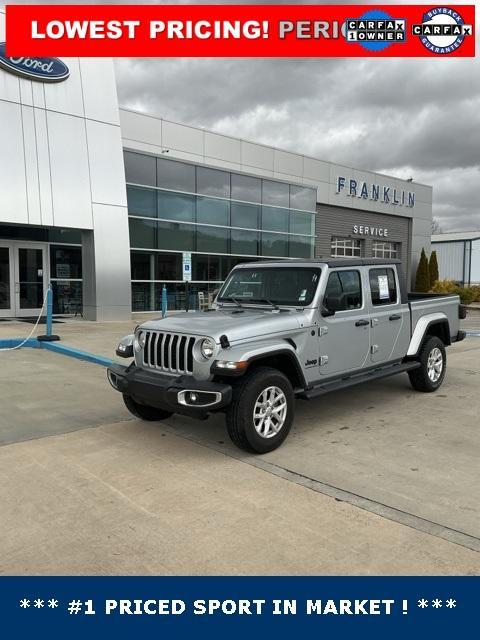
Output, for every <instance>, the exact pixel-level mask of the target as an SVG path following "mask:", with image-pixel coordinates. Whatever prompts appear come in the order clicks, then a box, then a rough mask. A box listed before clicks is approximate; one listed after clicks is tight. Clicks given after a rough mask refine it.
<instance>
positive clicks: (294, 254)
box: [289, 236, 314, 258]
mask: <svg viewBox="0 0 480 640" xmlns="http://www.w3.org/2000/svg"><path fill="white" fill-rule="evenodd" d="M313 248H314V238H307V237H302V236H290V247H289V249H290V257H291V258H313Z"/></svg>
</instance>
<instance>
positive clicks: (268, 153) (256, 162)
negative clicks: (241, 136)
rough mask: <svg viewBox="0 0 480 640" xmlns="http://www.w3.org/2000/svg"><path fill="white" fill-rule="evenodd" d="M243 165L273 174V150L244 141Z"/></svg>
mask: <svg viewBox="0 0 480 640" xmlns="http://www.w3.org/2000/svg"><path fill="white" fill-rule="evenodd" d="M242 163H243V164H246V165H248V166H249V167H258V168H259V169H264V170H266V171H271V172H272V173H273V165H274V160H273V149H271V148H270V147H264V146H262V145H259V144H253V143H252V142H245V140H242Z"/></svg>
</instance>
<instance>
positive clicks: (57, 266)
mask: <svg viewBox="0 0 480 640" xmlns="http://www.w3.org/2000/svg"><path fill="white" fill-rule="evenodd" d="M50 277H51V278H60V279H62V280H69V279H70V278H73V279H81V278H82V249H81V248H80V247H63V246H56V245H51V246H50Z"/></svg>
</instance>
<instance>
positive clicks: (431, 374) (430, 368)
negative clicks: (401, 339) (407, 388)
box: [408, 336, 447, 393]
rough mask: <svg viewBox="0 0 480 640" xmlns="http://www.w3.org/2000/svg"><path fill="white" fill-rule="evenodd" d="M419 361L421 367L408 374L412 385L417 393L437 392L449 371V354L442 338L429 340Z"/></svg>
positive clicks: (423, 347) (434, 337)
mask: <svg viewBox="0 0 480 640" xmlns="http://www.w3.org/2000/svg"><path fill="white" fill-rule="evenodd" d="M418 359H419V361H420V367H419V368H418V369H413V371H409V372H408V377H409V378H410V384H411V385H412V387H413V388H414V389H415V390H416V391H422V392H423V393H431V392H432V391H436V390H437V389H438V388H439V387H440V386H441V385H442V382H443V380H444V378H445V372H446V370H447V353H446V351H445V345H444V344H443V342H442V341H441V340H440V338H437V337H436V336H431V337H430V338H427V340H425V342H424V343H423V345H422V348H421V349H420V353H419V357H418Z"/></svg>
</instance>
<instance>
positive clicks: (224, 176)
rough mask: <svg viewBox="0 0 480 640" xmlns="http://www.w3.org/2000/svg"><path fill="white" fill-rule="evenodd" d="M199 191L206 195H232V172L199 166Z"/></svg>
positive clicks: (222, 196)
mask: <svg viewBox="0 0 480 640" xmlns="http://www.w3.org/2000/svg"><path fill="white" fill-rule="evenodd" d="M197 193H201V194H202V195H204V196H218V197H220V198H229V197H230V173H229V172H228V171H220V170H218V169H209V168H208V167H197Z"/></svg>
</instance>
